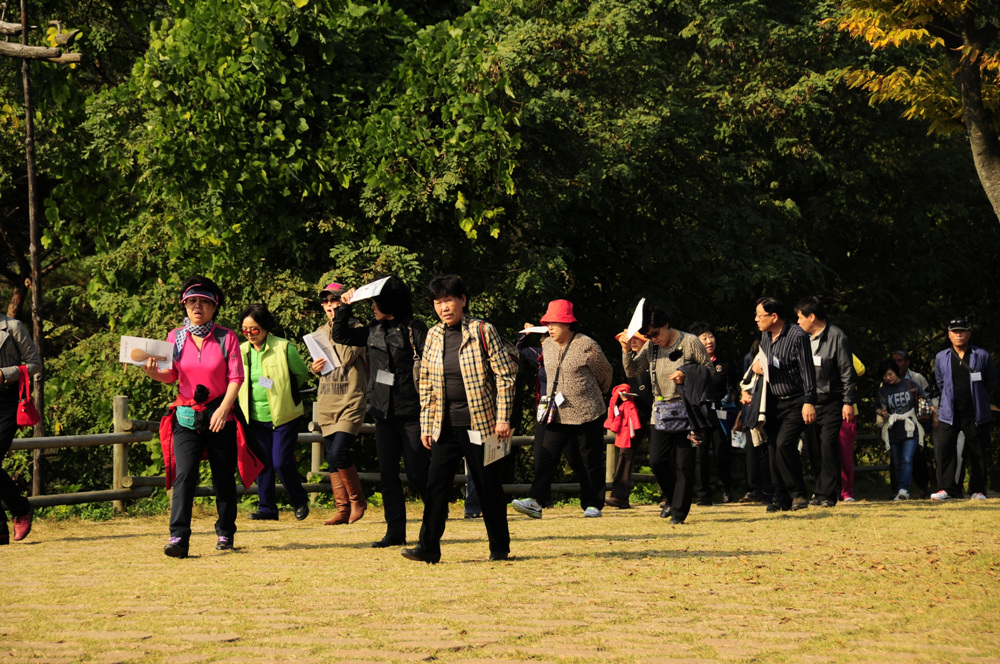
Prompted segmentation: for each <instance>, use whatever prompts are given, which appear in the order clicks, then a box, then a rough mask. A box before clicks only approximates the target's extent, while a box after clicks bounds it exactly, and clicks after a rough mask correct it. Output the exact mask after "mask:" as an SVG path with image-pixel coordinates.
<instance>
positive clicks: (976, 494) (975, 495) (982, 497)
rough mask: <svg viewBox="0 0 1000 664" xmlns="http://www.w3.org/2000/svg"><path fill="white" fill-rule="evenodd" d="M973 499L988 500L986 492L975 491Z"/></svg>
mask: <svg viewBox="0 0 1000 664" xmlns="http://www.w3.org/2000/svg"><path fill="white" fill-rule="evenodd" d="M972 500H986V494H982V493H974V494H972Z"/></svg>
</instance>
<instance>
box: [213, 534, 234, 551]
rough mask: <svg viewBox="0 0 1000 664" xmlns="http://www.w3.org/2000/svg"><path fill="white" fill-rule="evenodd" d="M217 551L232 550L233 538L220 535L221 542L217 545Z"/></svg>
mask: <svg viewBox="0 0 1000 664" xmlns="http://www.w3.org/2000/svg"><path fill="white" fill-rule="evenodd" d="M215 550H216V551H232V550H233V538H232V537H226V536H225V535H219V543H218V544H216V545H215Z"/></svg>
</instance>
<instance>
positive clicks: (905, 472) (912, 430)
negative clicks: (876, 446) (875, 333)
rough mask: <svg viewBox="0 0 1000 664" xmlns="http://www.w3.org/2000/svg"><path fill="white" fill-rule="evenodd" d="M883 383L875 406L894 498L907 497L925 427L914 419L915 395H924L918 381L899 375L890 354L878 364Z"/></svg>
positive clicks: (908, 496) (903, 498) (899, 499)
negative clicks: (893, 481)
mask: <svg viewBox="0 0 1000 664" xmlns="http://www.w3.org/2000/svg"><path fill="white" fill-rule="evenodd" d="M879 373H880V374H881V375H882V385H881V386H880V387H879V389H878V404H879V407H878V410H876V413H877V414H878V416H879V419H880V420H881V422H882V440H883V441H884V442H885V446H886V449H887V450H889V455H890V457H891V458H892V466H893V469H894V471H895V476H896V486H897V489H898V490H897V492H896V495H895V496H894V497H893V500H894V501H897V502H898V501H901V500H909V498H910V481H911V480H912V478H913V458H914V454H915V453H916V451H917V448H918V447H919V446H920V445H922V444H923V440H924V428H923V426H921V424H920V421H919V420H918V419H917V398H918V397H921V396H923V397H926V396H927V395H926V393H925V392H924V391H923V389H921V387H920V386H919V385H916V384H915V383H911V382H910V381H909V380H907V379H905V378H904V377H903V376H901V375H900V369H899V365H897V364H896V361H895V360H893V359H892V358H889V359H888V360H886V361H884V362H883V363H882V364H881V365H879Z"/></svg>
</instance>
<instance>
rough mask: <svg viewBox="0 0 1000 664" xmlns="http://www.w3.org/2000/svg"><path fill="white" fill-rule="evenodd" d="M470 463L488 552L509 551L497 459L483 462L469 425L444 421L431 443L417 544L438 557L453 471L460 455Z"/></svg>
mask: <svg viewBox="0 0 1000 664" xmlns="http://www.w3.org/2000/svg"><path fill="white" fill-rule="evenodd" d="M463 458H464V459H465V460H466V462H467V463H468V466H469V474H470V475H471V476H472V482H473V484H474V485H475V487H476V495H477V496H478V497H479V505H480V507H481V508H482V511H483V523H484V524H485V525H486V535H487V537H489V540H490V553H509V552H510V531H509V530H508V528H507V498H506V496H505V495H504V492H503V480H502V479H501V477H500V469H499V466H500V464H501V463H502V461H496V462H494V463H492V464H490V465H488V466H484V465H483V446H482V445H473V444H472V443H471V442H470V441H469V427H455V426H450V425H449V424H448V422H447V421H445V426H443V427H442V428H441V437H440V438H438V440H437V441H436V442H435V443H434V445H433V446H432V447H431V461H430V469H429V471H428V474H427V491H426V493H425V497H424V520H423V524H422V525H421V526H420V545H421V546H422V547H423V548H424V549H425V550H426V551H427V552H428V553H429V554H430V555H431V557H433V558H436V559H440V557H441V536H442V535H444V528H445V524H446V523H447V521H448V499H449V497H450V496H451V492H452V489H453V488H454V486H455V473H457V472H458V469H459V465H460V464H461V462H462V459H463Z"/></svg>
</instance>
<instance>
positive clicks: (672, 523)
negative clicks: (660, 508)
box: [670, 516, 684, 526]
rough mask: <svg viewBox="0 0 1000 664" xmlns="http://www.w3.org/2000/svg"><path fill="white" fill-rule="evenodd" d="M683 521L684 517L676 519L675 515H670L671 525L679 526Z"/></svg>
mask: <svg viewBox="0 0 1000 664" xmlns="http://www.w3.org/2000/svg"><path fill="white" fill-rule="evenodd" d="M683 523H684V519H678V518H677V517H676V516H672V517H670V525H671V526H680V525H682V524H683Z"/></svg>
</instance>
